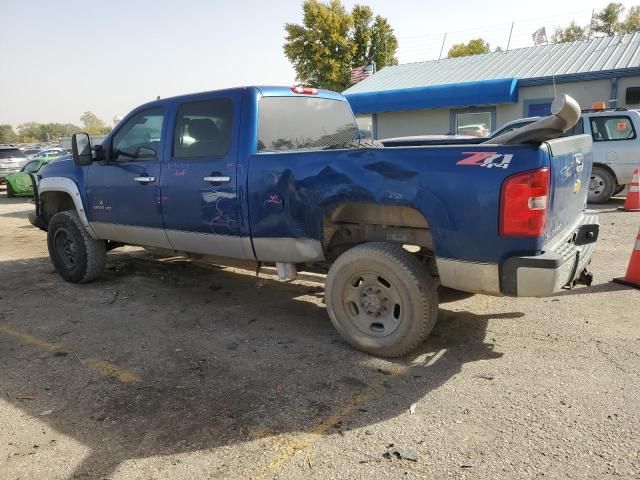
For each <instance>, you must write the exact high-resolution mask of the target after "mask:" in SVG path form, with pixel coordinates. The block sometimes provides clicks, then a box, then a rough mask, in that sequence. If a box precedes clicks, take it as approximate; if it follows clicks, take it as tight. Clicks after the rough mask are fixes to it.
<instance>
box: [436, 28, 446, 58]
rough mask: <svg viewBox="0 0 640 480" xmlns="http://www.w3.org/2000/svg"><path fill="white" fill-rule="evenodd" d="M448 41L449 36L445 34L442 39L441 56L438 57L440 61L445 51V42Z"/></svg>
mask: <svg viewBox="0 0 640 480" xmlns="http://www.w3.org/2000/svg"><path fill="white" fill-rule="evenodd" d="M446 41H447V34H446V33H445V34H444V38H443V39H442V47H440V55H438V61H440V59H441V58H442V51H443V50H444V42H446Z"/></svg>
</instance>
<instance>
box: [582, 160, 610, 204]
mask: <svg viewBox="0 0 640 480" xmlns="http://www.w3.org/2000/svg"><path fill="white" fill-rule="evenodd" d="M616 185H617V182H616V179H615V178H614V177H613V175H611V172H609V170H606V169H604V168H602V167H593V170H592V172H591V181H590V182H589V197H588V200H589V203H606V202H608V201H609V199H610V198H611V196H612V195H613V192H614V190H615V188H616Z"/></svg>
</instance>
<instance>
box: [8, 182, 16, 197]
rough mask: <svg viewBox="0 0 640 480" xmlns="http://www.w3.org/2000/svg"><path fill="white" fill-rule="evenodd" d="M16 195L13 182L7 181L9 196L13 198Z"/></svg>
mask: <svg viewBox="0 0 640 480" xmlns="http://www.w3.org/2000/svg"><path fill="white" fill-rule="evenodd" d="M15 196H16V194H15V192H14V191H13V187H12V186H11V183H9V182H7V197H9V198H13V197H15Z"/></svg>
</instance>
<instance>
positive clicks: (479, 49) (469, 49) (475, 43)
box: [449, 38, 491, 58]
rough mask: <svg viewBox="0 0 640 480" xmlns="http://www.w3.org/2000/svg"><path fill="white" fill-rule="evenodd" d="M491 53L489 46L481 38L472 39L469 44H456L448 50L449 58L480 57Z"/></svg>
mask: <svg viewBox="0 0 640 480" xmlns="http://www.w3.org/2000/svg"><path fill="white" fill-rule="evenodd" d="M490 51H491V49H490V47H489V44H488V43H487V42H486V41H484V40H483V39H482V38H474V39H473V40H470V41H469V43H456V44H454V45H452V46H451V48H450V49H449V57H450V58H456V57H467V56H469V55H481V54H483V53H489V52H490Z"/></svg>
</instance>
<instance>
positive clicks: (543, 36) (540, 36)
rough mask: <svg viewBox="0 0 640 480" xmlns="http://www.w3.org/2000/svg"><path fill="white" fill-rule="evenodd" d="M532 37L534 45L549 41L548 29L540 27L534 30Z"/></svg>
mask: <svg viewBox="0 0 640 480" xmlns="http://www.w3.org/2000/svg"><path fill="white" fill-rule="evenodd" d="M531 37H532V38H533V44H534V45H542V44H543V43H547V29H546V28H545V27H542V28H539V29H538V30H536V31H535V32H533V35H531Z"/></svg>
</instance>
